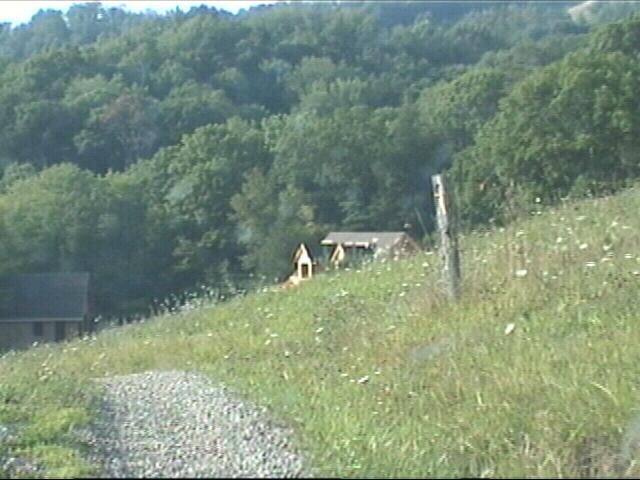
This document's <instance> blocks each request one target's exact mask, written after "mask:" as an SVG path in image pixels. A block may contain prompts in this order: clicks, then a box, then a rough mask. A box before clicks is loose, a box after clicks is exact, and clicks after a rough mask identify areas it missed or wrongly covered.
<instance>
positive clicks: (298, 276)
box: [289, 243, 318, 284]
mask: <svg viewBox="0 0 640 480" xmlns="http://www.w3.org/2000/svg"><path fill="white" fill-rule="evenodd" d="M317 269H318V263H317V262H316V261H315V260H314V259H313V256H312V255H311V251H310V250H309V248H308V247H307V246H306V245H305V244H304V243H301V244H300V245H299V246H298V248H297V249H296V251H295V252H294V254H293V274H292V275H291V276H290V277H289V281H290V282H292V283H294V284H297V283H299V282H300V281H302V280H307V279H309V278H312V277H313V275H314V274H315V273H316V272H317Z"/></svg>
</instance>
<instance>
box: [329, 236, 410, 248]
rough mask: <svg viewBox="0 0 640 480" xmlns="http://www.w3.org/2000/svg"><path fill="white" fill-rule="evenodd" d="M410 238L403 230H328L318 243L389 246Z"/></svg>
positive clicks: (350, 245)
mask: <svg viewBox="0 0 640 480" xmlns="http://www.w3.org/2000/svg"><path fill="white" fill-rule="evenodd" d="M408 238H410V237H409V236H408V235H407V234H406V233H405V232H330V233H329V234H328V235H327V236H326V237H325V239H324V240H322V241H321V242H320V243H321V244H322V245H339V244H342V245H344V246H345V247H352V246H366V247H369V246H375V248H381V249H386V248H391V247H393V246H394V245H396V244H397V243H398V242H400V241H402V240H403V239H408Z"/></svg>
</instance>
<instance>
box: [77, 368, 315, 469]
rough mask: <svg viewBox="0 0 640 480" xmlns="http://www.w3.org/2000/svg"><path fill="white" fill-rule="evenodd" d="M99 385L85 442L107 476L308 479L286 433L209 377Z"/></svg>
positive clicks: (176, 375)
mask: <svg viewBox="0 0 640 480" xmlns="http://www.w3.org/2000/svg"><path fill="white" fill-rule="evenodd" d="M100 382H101V383H102V384H103V385H104V387H105V389H104V390H105V392H104V402H103V408H102V412H101V416H100V418H99V420H98V421H96V423H95V425H94V426H93V427H92V429H91V431H90V432H86V435H87V438H86V440H87V441H88V442H89V444H90V445H91V447H92V448H91V451H92V454H91V455H92V456H93V460H94V461H96V463H97V464H98V465H101V467H102V473H101V474H100V476H102V477H109V478H123V477H134V478H140V477H147V478H148V477H253V478H255V477H280V478H281V477H309V474H308V473H307V472H306V469H305V468H304V462H303V458H302V456H301V455H300V453H299V452H297V451H296V450H295V449H294V448H292V446H291V444H290V435H291V432H290V431H289V430H288V429H286V428H285V427H283V426H281V425H278V424H276V423H274V422H273V421H272V420H271V419H269V418H268V415H267V412H266V410H265V409H264V408H259V407H256V406H255V405H251V404H248V403H247V402H245V401H242V400H240V399H238V398H236V397H234V395H233V394H231V392H230V391H229V390H228V389H227V388H225V387H224V386H220V385H216V384H213V383H212V382H211V381H210V380H209V379H208V378H207V377H205V376H202V375H197V374H193V373H187V372H178V371H169V372H146V373H140V374H135V375H126V376H119V377H111V378H107V379H101V380H100Z"/></svg>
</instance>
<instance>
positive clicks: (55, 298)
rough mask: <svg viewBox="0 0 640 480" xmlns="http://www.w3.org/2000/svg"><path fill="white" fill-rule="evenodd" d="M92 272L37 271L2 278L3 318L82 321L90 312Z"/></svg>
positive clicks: (0, 301) (0, 314) (0, 306)
mask: <svg viewBox="0 0 640 480" xmlns="http://www.w3.org/2000/svg"><path fill="white" fill-rule="evenodd" d="M88 296H89V274H88V273H36V274H30V275H13V276H9V277H5V278H3V279H2V280H0V319H1V320H7V319H15V320H19V319H30V320H37V319H43V320H44V319H61V318H64V319H66V320H82V319H83V317H84V316H85V315H86V314H87V313H88V308H89V302H88Z"/></svg>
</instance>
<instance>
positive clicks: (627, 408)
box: [0, 188, 640, 478]
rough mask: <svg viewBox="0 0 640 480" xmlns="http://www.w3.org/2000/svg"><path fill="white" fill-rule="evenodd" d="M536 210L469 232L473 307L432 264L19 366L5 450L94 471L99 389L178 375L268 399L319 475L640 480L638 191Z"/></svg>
mask: <svg viewBox="0 0 640 480" xmlns="http://www.w3.org/2000/svg"><path fill="white" fill-rule="evenodd" d="M533 210H534V211H533V212H531V214H529V215H528V217H529V218H527V219H524V220H521V221H517V222H514V223H513V224H511V225H510V226H509V227H507V228H504V229H497V230H495V231H488V232H478V233H473V234H470V235H466V236H464V237H463V238H462V239H461V248H462V269H463V289H464V293H463V296H462V299H461V301H460V302H459V303H458V304H456V305H452V304H450V303H448V302H447V301H446V300H445V299H444V298H443V297H442V296H441V295H439V294H438V289H437V281H438V277H439V274H438V266H439V260H438V257H437V255H436V254H435V253H429V252H427V253H425V254H421V255H419V256H417V257H414V258H412V259H410V260H407V261H398V262H387V263H384V262H379V263H372V264H369V265H368V266H365V267H363V268H362V269H360V270H353V271H346V272H339V273H333V274H324V275H319V276H318V277H317V278H315V279H313V280H311V281H309V282H306V283H304V284H303V285H301V286H299V287H297V288H292V289H287V290H279V291H276V290H270V291H263V292H259V293H255V294H251V295H247V296H245V297H243V298H236V299H234V300H232V301H229V302H227V303H224V304H219V305H217V306H211V307H209V308H207V307H206V306H205V307H204V308H199V309H193V310H191V311H183V312H181V313H179V314H174V315H168V316H164V317H161V318H154V319H151V320H149V321H147V322H145V323H143V324H137V325H130V326H126V327H122V328H117V329H113V330H111V331H107V332H103V333H102V334H100V335H98V336H97V337H96V338H88V339H84V340H78V341H73V342H68V343H64V344H59V345H46V346H41V347H37V348H34V349H32V350H30V351H27V352H24V353H18V354H9V355H7V356H5V357H4V358H2V359H1V360H0V424H1V425H2V429H3V430H0V434H2V433H3V431H4V432H5V433H4V437H0V439H4V440H3V443H0V456H2V457H5V458H7V457H18V458H21V459H23V460H24V461H28V462H33V463H36V464H40V465H41V466H42V467H43V468H44V469H43V470H42V471H40V472H39V473H38V475H41V476H78V475H85V474H86V475H91V474H92V473H95V472H96V471H95V467H94V466H92V465H91V464H89V463H88V462H87V461H86V460H85V458H87V457H86V454H87V452H86V450H85V447H83V445H82V444H81V443H80V442H79V441H78V440H77V437H76V436H75V435H74V429H76V428H78V427H81V426H83V425H86V424H87V422H90V421H91V419H92V418H93V417H94V415H95V412H96V410H95V405H96V404H97V403H96V402H97V400H98V399H99V396H98V390H97V389H96V387H95V385H94V384H93V383H92V382H91V379H92V378H97V377H104V376H111V375H116V374H125V373H133V372H143V371H147V370H176V369H177V370H186V371H194V372H202V373H204V374H206V375H209V376H210V377H211V378H212V379H214V380H215V381H221V382H224V383H226V384H228V385H229V386H231V387H232V388H233V389H234V390H235V391H237V392H239V393H240V394H241V395H244V396H246V397H248V398H250V399H251V400H252V401H255V402H257V403H261V404H263V405H265V406H267V407H268V408H269V409H270V410H271V411H272V413H273V414H274V415H275V416H276V417H277V418H279V419H281V420H283V421H284V422H286V423H288V424H289V425H291V426H292V427H293V428H294V430H295V433H296V442H297V443H298V445H299V446H300V447H301V448H303V449H304V450H305V451H307V452H308V456H309V459H310V461H311V463H312V466H313V468H314V469H315V470H314V472H315V474H317V475H322V476H325V475H326V476H342V477H369V478H370V477H423V476H429V477H432V476H436V477H460V476H471V477H480V476H491V477H515V478H517V477H540V476H542V477H590V476H599V477H600V476H608V475H611V476H614V475H638V474H640V470H639V469H638V467H637V466H636V463H635V459H636V458H637V457H636V455H637V451H636V446H637V445H638V442H640V428H638V421H639V420H638V419H640V416H639V415H640V395H639V392H638V386H639V382H640V377H638V374H637V373H638V372H637V369H638V365H640V349H639V348H638V345H639V344H640V333H639V332H640V330H639V329H638V322H639V321H640V302H638V301H637V300H638V291H639V288H638V286H639V285H640V235H639V234H638V233H639V231H640V217H639V216H638V214H637V212H638V211H640V190H639V189H638V188H633V189H629V190H626V191H624V192H622V193H621V194H619V195H617V196H613V197H608V198H602V199H597V200H589V201H584V202H580V203H571V204H565V205H563V206H561V207H560V208H558V209H555V210H549V211H547V210H545V211H542V212H539V211H535V210H536V209H535V208H534V209H533ZM6 432H9V433H6ZM7 439H8V440H7ZM5 473H6V472H5Z"/></svg>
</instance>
